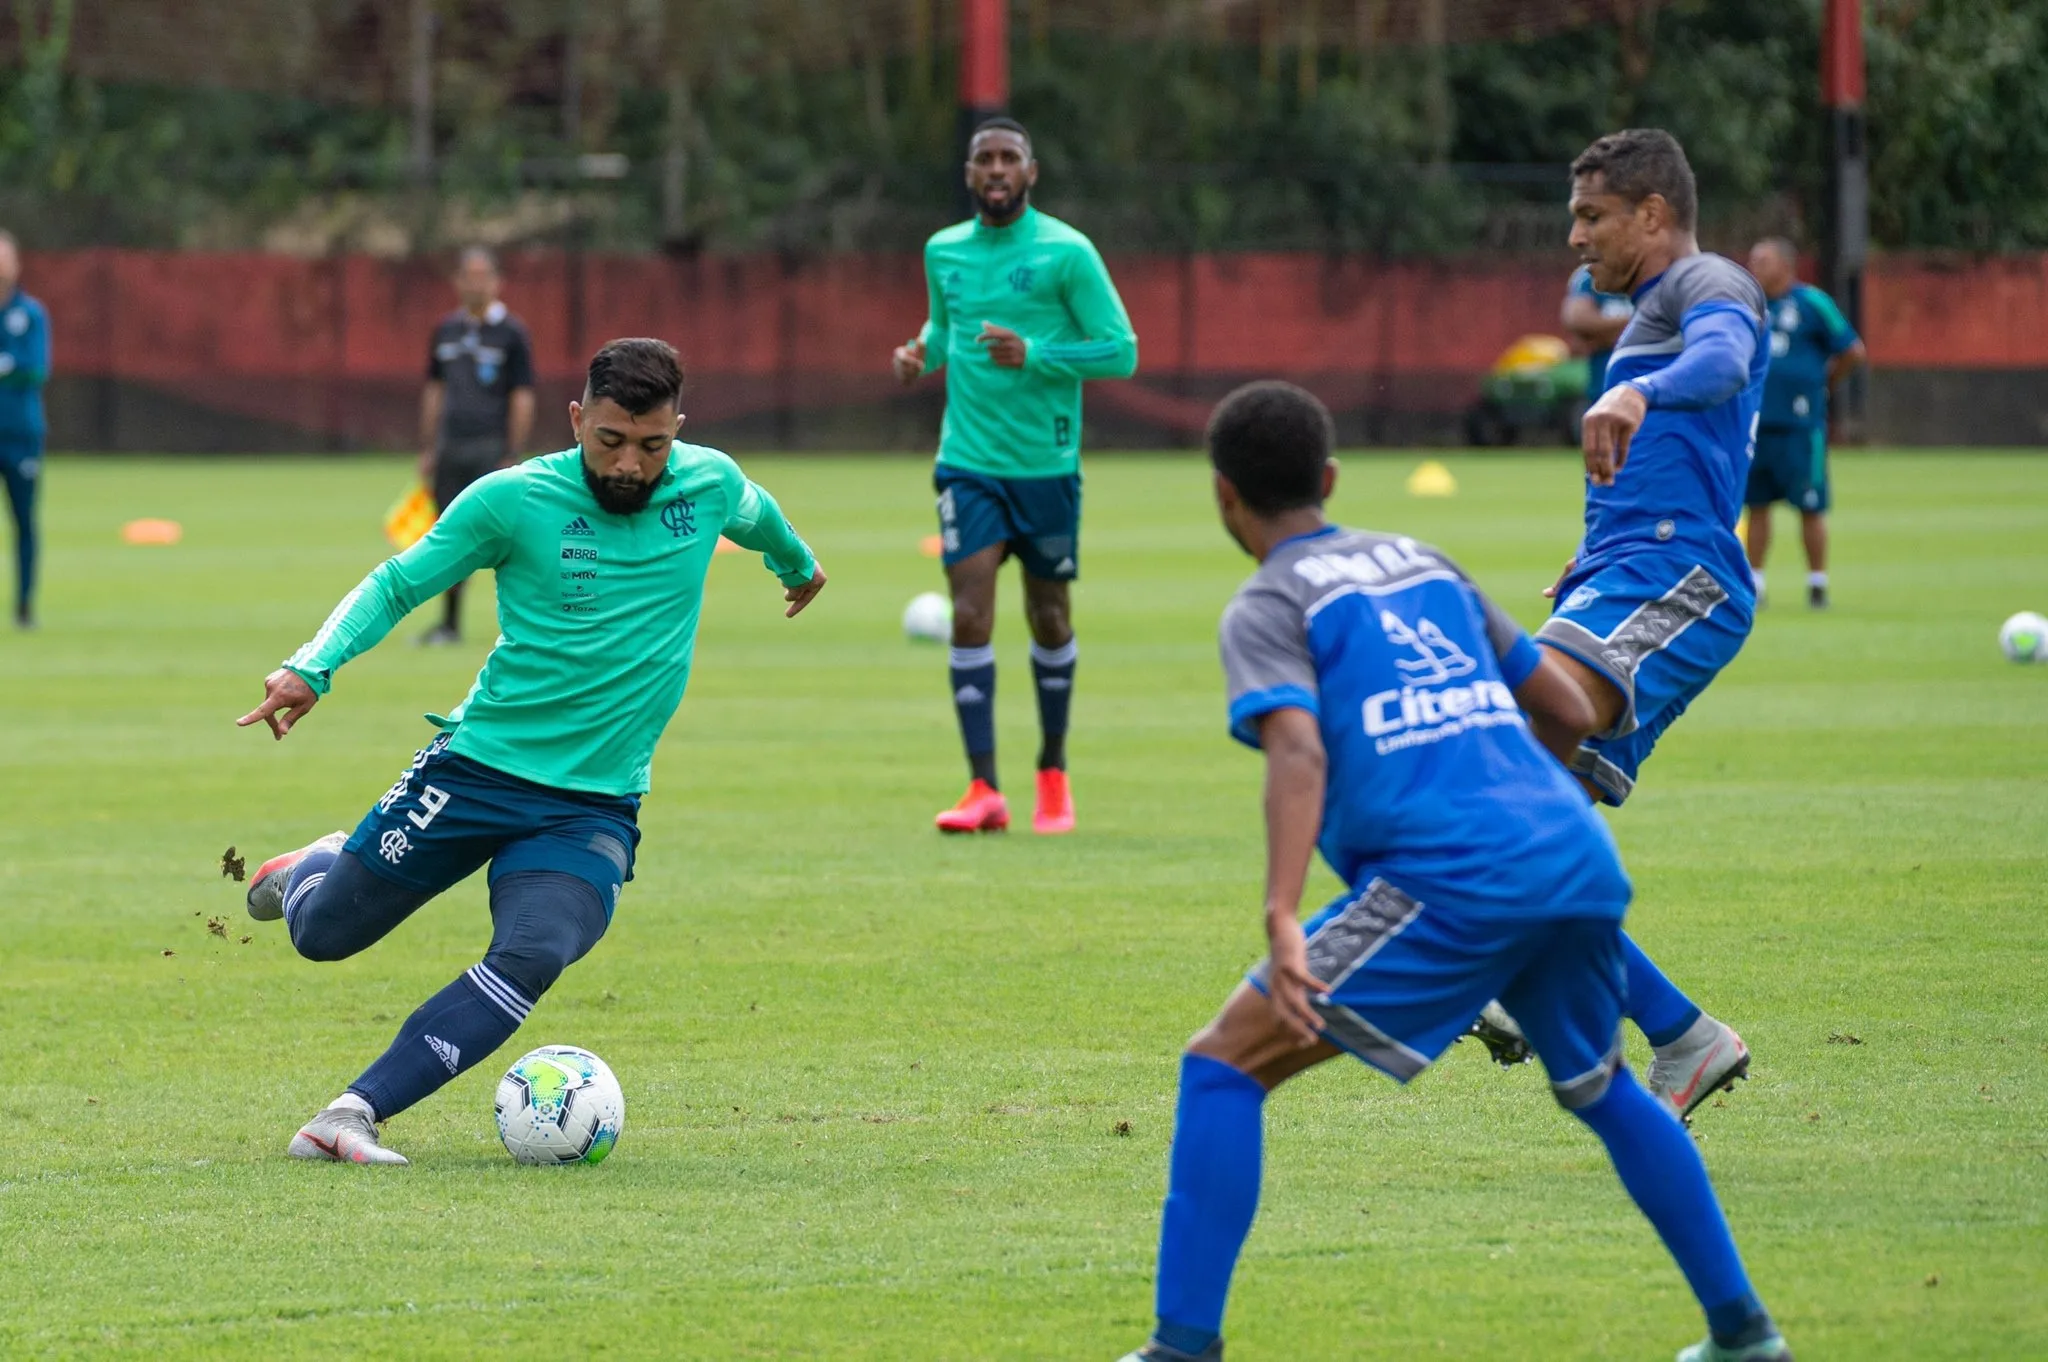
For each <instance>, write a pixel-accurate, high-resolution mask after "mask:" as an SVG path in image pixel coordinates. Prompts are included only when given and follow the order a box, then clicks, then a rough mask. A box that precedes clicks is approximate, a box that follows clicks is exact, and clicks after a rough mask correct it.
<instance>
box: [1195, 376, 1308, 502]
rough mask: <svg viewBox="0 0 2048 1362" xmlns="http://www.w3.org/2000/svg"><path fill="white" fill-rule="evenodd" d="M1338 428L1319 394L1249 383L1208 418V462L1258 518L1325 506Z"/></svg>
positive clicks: (1273, 384) (1275, 384)
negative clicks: (1327, 470) (1326, 482)
mask: <svg viewBox="0 0 2048 1362" xmlns="http://www.w3.org/2000/svg"><path fill="white" fill-rule="evenodd" d="M1336 439H1337V429H1336V425H1335V423H1334V422H1332V421H1331V420H1330V410H1329V408H1327V407H1325V406H1324V405H1323V404H1322V403H1321V402H1319V401H1317V400H1316V396H1315V394H1314V393H1311V392H1308V391H1307V390H1305V389H1302V388H1297V387H1295V386H1294V385H1293V384H1292V383H1280V382H1277V381H1268V382H1263V383H1247V384H1246V385H1245V386H1244V387H1242V388H1239V389H1238V390H1237V391H1236V392H1234V393H1232V394H1231V395H1230V396H1228V397H1226V398H1224V399H1223V400H1222V401H1221V402H1219V403H1218V404H1217V405H1216V410H1215V412H1214V413H1212V414H1211V415H1210V417H1209V462H1210V463H1211V464H1212V465H1214V466H1215V469H1216V471H1217V472H1218V473H1221V474H1222V475H1223V476H1224V477H1226V478H1229V479H1230V484H1231V486H1233V487H1235V488H1237V494H1238V496H1240V497H1242V498H1243V499H1244V504H1245V505H1246V506H1248V507H1250V508H1251V509H1252V511H1253V512H1254V513H1256V514H1258V515H1278V514H1279V513H1280V512H1282V511H1293V510H1298V509H1300V508H1301V507H1304V506H1320V505H1322V504H1323V468H1324V466H1325V465H1326V464H1328V463H1329V462H1330V446H1331V445H1333V444H1335V443H1336Z"/></svg>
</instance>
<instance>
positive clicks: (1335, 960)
mask: <svg viewBox="0 0 2048 1362" xmlns="http://www.w3.org/2000/svg"><path fill="white" fill-rule="evenodd" d="M1303 928H1304V930H1305V931H1306V932H1307V933H1308V967H1309V973H1310V974H1312V975H1314V976H1315V977H1316V978H1318V979H1320V980H1322V981H1323V982H1324V983H1326V984H1328V985H1329V986H1330V991H1329V993H1328V994H1327V995H1325V997H1324V998H1323V999H1322V1000H1320V1001H1318V1002H1317V1003H1316V1004H1315V1009H1316V1012H1317V1013H1318V1014H1319V1015H1320V1016H1321V1017H1322V1020H1323V1038H1324V1039H1326V1040H1328V1041H1329V1042H1331V1043H1332V1044H1334V1045H1337V1046H1339V1047H1341V1048H1343V1049H1345V1050H1348V1051H1350V1052H1351V1053H1352V1054H1354V1055H1356V1056H1358V1058H1360V1059H1362V1060H1364V1061H1365V1062H1366V1063H1368V1064H1370V1065H1372V1066H1373V1067H1374V1068H1375V1069H1378V1070H1380V1071H1381V1072H1383V1073H1385V1074H1387V1075H1389V1076H1390V1077H1393V1078H1396V1079H1399V1080H1400V1081H1401V1082H1403V1083H1406V1082H1407V1081H1408V1080H1409V1079H1411V1078H1414V1077H1415V1076H1416V1075H1417V1074H1419V1073H1421V1072H1422V1071H1423V1070H1424V1069H1426V1068H1428V1067H1429V1066H1430V1065H1431V1064H1432V1063H1434V1062H1435V1061H1436V1059H1437V1057H1438V1056H1439V1055H1441V1054H1443V1052H1444V1051H1445V1050H1446V1049H1448V1048H1450V1045H1451V1042H1453V1041H1455V1040H1456V1039H1457V1038H1458V1037H1460V1036H1462V1035H1464V1034H1465V1032H1466V1030H1467V1029H1469V1028H1470V1027H1471V1025H1472V1022H1473V1019H1474V1018H1476V1017H1478V1015H1479V1013H1480V1011H1481V1010H1482V1009H1483V1008H1484V1007H1485V1006H1486V1004H1487V1003H1489V1002H1491V1001H1492V1000H1493V999H1495V998H1498V999H1500V1003H1501V1006H1502V1007H1505V1008H1506V1009H1507V1010H1508V1011H1509V1013H1511V1014H1512V1015H1513V1016H1514V1018H1515V1021H1516V1022H1517V1023H1518V1024H1519V1025H1520V1026H1521V1028H1522V1033H1523V1035H1525V1036H1527V1037H1528V1040H1529V1044H1530V1045H1531V1046H1532V1047H1533V1048H1534V1049H1535V1051H1536V1053H1537V1055H1538V1057H1540V1058H1541V1059H1542V1060H1543V1067H1544V1068H1546V1069H1548V1070H1549V1071H1550V1083H1551V1087H1552V1089H1553V1090H1554V1091H1555V1092H1556V1094H1557V1100H1558V1101H1560V1102H1562V1103H1564V1104H1565V1105H1566V1106H1568V1107H1582V1106H1585V1105H1586V1104H1587V1103H1589V1102H1595V1101H1598V1100H1599V1098H1600V1095H1601V1094H1602V1093H1604V1092H1606V1091H1607V1084H1608V1081H1609V1080H1610V1079H1611V1078H1612V1077H1613V1075H1614V1072H1615V1066H1616V1065H1617V1064H1618V1063H1619V1060H1620V1055H1621V1039H1620V1037H1621V1015H1622V1003H1623V1000H1624V998H1625V996H1626V990H1627V985H1626V982H1625V974H1624V972H1623V968H1622V949H1621V921H1620V919H1618V918H1605V917H1602V918H1549V919H1529V920H1526V921H1525V920H1519V919H1515V920H1502V919H1497V918H1478V917H1472V916H1468V915H1466V914H1462V913H1460V912H1458V911H1457V910H1456V909H1451V908H1441V907H1430V906H1428V905H1425V904H1423V903H1421V902H1419V901H1417V900H1416V899H1414V898H1412V897H1410V896H1409V895H1408V894H1406V893H1404V892H1402V891H1401V890H1400V889H1397V888H1395V887H1394V886H1393V885H1391V884H1389V883H1388V882H1387V881H1385V880H1383V879H1374V880H1372V881H1371V882H1369V883H1368V884H1366V885H1365V887H1364V888H1363V889H1361V890H1358V891H1356V892H1350V893H1346V894H1344V895H1343V896H1341V897H1339V898H1338V899H1337V901H1336V902H1334V903H1332V904H1330V906H1329V907H1327V908H1325V909H1323V910H1322V911H1321V912H1320V913H1317V914H1316V915H1315V916H1314V917H1313V918H1311V919H1309V920H1308V922H1306V923H1304V924H1303ZM1271 969H1272V965H1271V962H1270V961H1268V962H1264V963H1261V964H1260V965H1259V967H1258V968H1257V969H1255V970H1253V971H1252V973H1251V975H1250V976H1249V979H1250V982H1251V985H1252V987H1254V988H1256V989H1258V990H1259V991H1260V992H1261V993H1264V992H1265V991H1266V989H1267V984H1268V979H1269V977H1270V973H1271Z"/></svg>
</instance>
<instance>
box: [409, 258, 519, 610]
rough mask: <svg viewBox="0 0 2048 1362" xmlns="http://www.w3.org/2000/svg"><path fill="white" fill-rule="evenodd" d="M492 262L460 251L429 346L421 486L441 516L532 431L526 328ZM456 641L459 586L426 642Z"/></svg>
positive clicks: (510, 459) (506, 461) (515, 452)
mask: <svg viewBox="0 0 2048 1362" xmlns="http://www.w3.org/2000/svg"><path fill="white" fill-rule="evenodd" d="M498 289H499V279H498V262H497V260H496V259H494V258H493V257H492V255H491V253H490V252H489V251H487V250H485V249H484V248H483V247H481V246H471V247H469V248H467V249H466V250H464V251H463V252H462V257H461V259H460V260H459V261H458V262H457V264H456V267H455V294H456V297H457V298H459V299H460V300H461V303H462V305H461V306H460V307H458V308H457V309H456V310H455V311H453V312H451V313H449V314H448V315H447V316H446V317H443V318H442V319H441V322H440V324H439V325H438V326H436V327H435V328H434V336H433V340H432V341H431V342H429V344H428V347H427V382H426V387H425V388H424V389H422V390H421V392H420V481H421V482H423V483H425V484H426V486H427V487H428V488H429V489H430V490H431V491H432V492H433V494H434V502H435V504H436V505H438V506H439V507H440V508H441V509H442V510H444V511H445V510H447V509H448V503H449V502H451V501H453V500H455V498H456V497H457V496H458V495H460V494H461V492H462V489H463V488H465V487H467V486H469V485H470V484H471V483H473V482H475V481H476V480H477V479H478V478H480V477H482V476H483V475H484V474H486V473H489V472H492V471H494V470H496V469H499V468H505V467H508V466H509V465H511V464H513V463H516V462H517V461H518V459H519V457H520V455H521V453H522V452H523V451H524V450H525V448H526V437H527V435H528V433H530V432H531V431H532V429H533V343H532V341H531V340H529V339H528V337H527V334H526V323H524V322H522V321H520V320H519V319H518V318H517V317H515V316H513V315H512V314H511V313H510V312H508V311H507V310H506V308H505V304H504V303H502V302H500V301H499V300H498ZM461 640H462V585H461V584H460V583H457V584H456V585H455V586H452V587H450V588H449V589H448V596H447V613H446V615H445V616H444V617H443V619H442V622H441V623H440V624H438V625H435V626H434V627H433V628H432V629H430V630H428V631H427V632H426V633H425V634H423V635H421V637H420V642H421V643H425V644H436V643H459V642H461Z"/></svg>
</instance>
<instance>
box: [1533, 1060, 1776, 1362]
mask: <svg viewBox="0 0 2048 1362" xmlns="http://www.w3.org/2000/svg"><path fill="white" fill-rule="evenodd" d="M1572 1114H1573V1115H1575V1116H1577V1117H1578V1118H1579V1119H1580V1120H1581V1121H1584V1122H1585V1123H1586V1124H1587V1125H1588V1126H1591V1127H1592V1129H1593V1133H1594V1134H1595V1135H1598V1136H1599V1137H1600V1141H1601V1143H1603V1144H1605V1145H1606V1146H1607V1156H1608V1157H1609V1158H1610V1159H1612V1160H1614V1171H1615V1172H1616V1173H1619V1174H1620V1175H1621V1185H1622V1186H1623V1187H1626V1188H1627V1189H1628V1194H1629V1195H1630V1196H1631V1197H1633V1198H1635V1203H1636V1205H1637V1206H1638V1207H1640V1208H1641V1210H1642V1212H1643V1214H1644V1215H1645V1216H1647V1217H1648V1218H1649V1221H1650V1223H1651V1224H1652V1225H1653V1226H1655V1227H1656V1230H1657V1236H1658V1237H1659V1238H1660V1239H1662V1240H1663V1241H1664V1247H1665V1248H1667V1249H1669V1250H1671V1256H1672V1257H1673V1258H1676V1259H1677V1260H1678V1270H1679V1271H1680V1272H1683V1273H1684V1274H1685V1280H1686V1283H1687V1285H1689V1286H1691V1287H1692V1294H1693V1295H1694V1296H1695V1297H1696V1298H1698V1300H1699V1303H1700V1308H1701V1309H1703V1310H1704V1311H1706V1314H1707V1327H1708V1328H1709V1329H1710V1330H1712V1332H1713V1335H1714V1339H1715V1341H1716V1342H1718V1343H1720V1344H1721V1345H1722V1346H1723V1347H1740V1346H1742V1344H1743V1343H1744V1342H1760V1341H1762V1340H1763V1339H1766V1338H1769V1337H1771V1336H1772V1335H1773V1333H1774V1332H1775V1330H1774V1328H1773V1326H1772V1324H1771V1317H1770V1315H1769V1314H1767V1313H1766V1312H1765V1311H1764V1307H1763V1304H1762V1302H1760V1301H1758V1300H1757V1298H1756V1293H1755V1292H1754V1291H1752V1290H1751V1289H1750V1285H1749V1275H1748V1274H1747V1273H1746V1272H1744V1271H1743V1270H1742V1257H1741V1255H1740V1254H1739V1253H1737V1252H1736V1249H1735V1238H1734V1236H1733V1235H1731V1234H1730V1233H1729V1232H1728V1221H1727V1219H1726V1217H1724V1216H1723V1215H1722V1214H1721V1203H1720V1202H1719V1201H1716V1200H1715V1199H1714V1187H1713V1184H1712V1183H1710V1182H1709V1181H1707V1166H1706V1164H1704V1163H1702V1162H1701V1161H1700V1152H1699V1150H1697V1149H1695V1148H1694V1147H1693V1143H1692V1137H1691V1136H1689V1135H1687V1134H1686V1133H1685V1127H1684V1126H1682V1125H1680V1124H1679V1123H1678V1119H1677V1118H1676V1117H1674V1116H1673V1115H1672V1114H1671V1113H1670V1112H1669V1111H1668V1110H1666V1109H1665V1107H1664V1105H1663V1103H1661V1102H1659V1101H1658V1100H1657V1099H1656V1098H1654V1097H1652V1096H1650V1094H1649V1093H1647V1092H1645V1091H1644V1090H1643V1089H1642V1088H1641V1087H1640V1086H1638V1085H1637V1083H1636V1081H1635V1079H1634V1078H1633V1077H1632V1076H1631V1075H1630V1074H1629V1072H1628V1071H1627V1070H1626V1069H1624V1070H1622V1071H1621V1072H1620V1073H1617V1074H1616V1075H1615V1076H1614V1082H1613V1084H1612V1085H1611V1086H1609V1087H1608V1089H1607V1091H1606V1092H1605V1093H1603V1094H1601V1096H1600V1099H1599V1100H1598V1101H1596V1102H1594V1103H1592V1104H1591V1105H1589V1106H1585V1107H1581V1108H1579V1109H1578V1110H1576V1111H1574V1112H1573V1113H1572Z"/></svg>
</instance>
